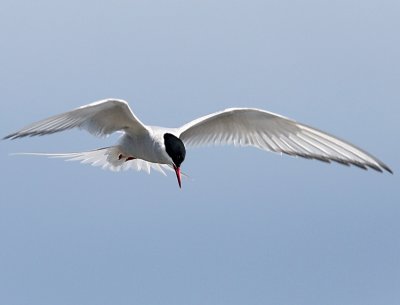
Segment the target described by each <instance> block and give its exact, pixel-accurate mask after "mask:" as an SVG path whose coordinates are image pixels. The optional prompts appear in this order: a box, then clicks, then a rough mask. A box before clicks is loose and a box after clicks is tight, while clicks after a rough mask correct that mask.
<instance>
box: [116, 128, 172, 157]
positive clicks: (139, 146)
mask: <svg viewBox="0 0 400 305" xmlns="http://www.w3.org/2000/svg"><path fill="white" fill-rule="evenodd" d="M120 145H121V146H122V149H123V150H124V152H125V153H127V154H129V155H131V156H132V157H134V158H137V159H142V160H145V161H149V162H153V163H161V164H169V163H170V162H171V161H170V158H169V157H168V154H167V153H166V151H165V147H164V142H163V141H162V137H161V138H160V137H159V136H157V135H154V134H153V135H151V134H146V135H139V136H132V135H124V136H123V137H122V139H121V142H120Z"/></svg>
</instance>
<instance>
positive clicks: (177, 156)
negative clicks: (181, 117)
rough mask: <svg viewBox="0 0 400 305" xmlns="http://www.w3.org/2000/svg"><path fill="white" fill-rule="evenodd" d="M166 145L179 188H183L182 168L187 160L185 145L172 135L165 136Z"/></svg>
mask: <svg viewBox="0 0 400 305" xmlns="http://www.w3.org/2000/svg"><path fill="white" fill-rule="evenodd" d="M164 145H165V150H166V152H167V154H168V156H169V157H170V158H171V160H172V165H173V167H174V170H175V173H176V178H177V179H178V184H179V187H182V185H181V169H180V166H181V164H182V162H183V161H184V160H185V156H186V149H185V145H183V142H182V140H181V139H179V138H177V137H176V136H174V135H173V134H170V133H166V134H164Z"/></svg>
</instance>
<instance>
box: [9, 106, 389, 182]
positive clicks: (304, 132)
mask: <svg viewBox="0 0 400 305" xmlns="http://www.w3.org/2000/svg"><path fill="white" fill-rule="evenodd" d="M75 127H79V128H81V129H86V130H87V131H89V132H90V133H92V134H94V135H97V136H105V135H109V134H111V133H114V132H123V135H122V137H121V138H120V139H119V142H118V143H117V145H115V146H111V147H106V148H102V149H97V150H93V151H87V152H81V153H67V154H41V155H48V156H52V157H61V158H68V159H72V160H80V161H82V162H84V163H91V164H93V165H100V166H102V167H104V168H109V169H111V170H119V169H128V168H134V169H136V170H147V171H148V172H150V168H153V169H155V170H159V171H161V172H164V171H163V169H172V168H173V169H174V170H175V172H176V175H177V178H178V182H179V185H181V181H180V166H181V164H182V162H183V161H184V159H185V155H186V147H187V146H199V145H204V144H234V145H239V146H254V147H257V148H260V149H263V150H269V151H275V152H281V153H285V154H288V155H294V156H300V157H304V158H307V159H317V160H320V161H324V162H330V161H335V162H338V163H341V164H344V165H355V166H357V167H360V168H363V169H367V168H372V169H374V170H377V171H382V170H386V171H388V172H390V173H391V172H392V171H391V170H390V168H389V167H388V166H386V165H385V164H384V163H383V162H381V161H379V160H378V159H377V158H375V157H373V156H372V155H370V154H369V153H367V152H365V151H363V150H361V149H360V148H357V147H355V146H354V145H352V144H350V143H348V142H345V141H343V140H340V139H338V138H336V137H334V136H332V135H329V134H327V133H325V132H322V131H320V130H318V129H315V128H312V127H309V126H307V125H304V124H301V123H298V122H295V121H293V120H291V119H288V118H285V117H283V116H280V115H277V114H274V113H271V112H267V111H264V110H260V109H252V108H230V109H226V110H224V111H220V112H216V113H212V114H210V115H207V116H204V117H201V118H198V119H196V120H193V121H191V122H189V123H187V124H185V125H183V126H182V127H180V128H164V127H158V126H147V125H145V124H143V123H142V122H141V121H140V120H139V119H138V118H137V117H136V116H135V115H134V113H133V112H132V111H131V110H130V108H129V106H128V104H127V103H126V102H125V101H123V100H118V99H106V100H101V101H98V102H95V103H92V104H89V105H86V106H82V107H79V108H77V109H75V110H72V111H69V112H65V113H62V114H60V115H56V116H53V117H50V118H48V119H45V120H42V121H39V122H37V123H34V124H31V125H29V126H26V127H25V128H23V129H21V130H20V131H17V132H15V133H12V134H10V135H8V136H6V137H5V139H16V138H21V137H26V136H36V135H45V134H52V133H55V132H60V131H63V130H67V129H71V128H75Z"/></svg>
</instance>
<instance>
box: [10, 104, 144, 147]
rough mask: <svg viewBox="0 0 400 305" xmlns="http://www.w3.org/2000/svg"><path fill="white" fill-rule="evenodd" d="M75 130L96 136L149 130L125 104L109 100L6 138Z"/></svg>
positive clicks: (44, 121) (24, 129)
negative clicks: (116, 132)
mask: <svg viewBox="0 0 400 305" xmlns="http://www.w3.org/2000/svg"><path fill="white" fill-rule="evenodd" d="M75 127H78V128H81V129H85V130H87V131H89V132H90V133H91V134H94V135H96V136H105V135H108V134H111V133H113V132H115V131H125V132H130V133H134V134H137V133H142V132H146V131H147V127H146V126H145V125H144V124H143V123H142V122H140V121H139V119H138V118H137V117H136V116H135V115H134V114H133V112H132V111H131V109H130V108H129V105H128V103H127V102H126V101H124V100H118V99H106V100H101V101H98V102H95V103H92V104H89V105H85V106H82V107H79V108H77V109H74V110H72V111H69V112H65V113H62V114H58V115H55V116H52V117H49V118H47V119H44V120H42V121H39V122H36V123H33V124H31V125H28V126H26V127H25V128H22V129H21V130H19V131H17V132H14V133H12V134H10V135H8V136H6V137H5V138H4V139H16V138H22V137H27V136H29V137H32V136H38V135H40V136H41V135H46V134H52V133H55V132H60V131H64V130H67V129H72V128H75Z"/></svg>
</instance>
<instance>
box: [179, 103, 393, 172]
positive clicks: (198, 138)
mask: <svg viewBox="0 0 400 305" xmlns="http://www.w3.org/2000/svg"><path fill="white" fill-rule="evenodd" d="M177 134H178V136H179V138H180V139H181V140H182V141H183V143H184V144H185V145H187V146H200V145H207V144H234V145H239V146H254V147H257V148H260V149H263V150H268V151H275V152H280V153H285V154H288V155H293V156H300V157H303V158H307V159H317V160H320V161H325V162H330V161H335V162H338V163H341V164H344V165H350V164H352V165H355V166H358V167H360V168H363V169H367V167H369V168H372V169H374V170H377V171H380V172H381V171H382V170H386V171H388V172H390V173H391V172H392V171H391V170H390V168H389V167H388V166H387V165H385V164H384V163H383V162H381V161H380V160H378V159H377V158H375V157H373V156H372V155H370V154H369V153H367V152H365V151H364V150H362V149H360V148H358V147H356V146H354V145H352V144H350V143H348V142H346V141H344V140H341V139H339V138H337V137H335V136H332V135H330V134H328V133H326V132H323V131H321V130H318V129H316V128H313V127H310V126H307V125H304V124H301V123H298V122H296V121H293V120H291V119H288V118H286V117H283V116H281V115H278V114H274V113H272V112H268V111H264V110H260V109H251V108H230V109H226V110H224V111H220V112H216V113H212V114H209V115H206V116H204V117H201V118H198V119H196V120H194V121H192V122H189V123H187V124H186V125H183V126H182V127H180V128H179V129H178V130H177Z"/></svg>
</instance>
